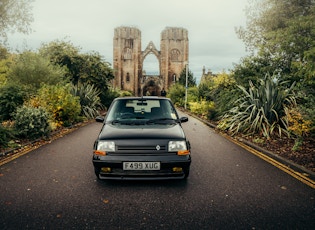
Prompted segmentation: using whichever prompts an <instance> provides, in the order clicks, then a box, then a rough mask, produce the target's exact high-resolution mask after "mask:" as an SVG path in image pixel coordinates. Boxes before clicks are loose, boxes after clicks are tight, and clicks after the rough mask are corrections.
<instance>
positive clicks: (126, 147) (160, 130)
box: [93, 97, 191, 180]
mask: <svg viewBox="0 0 315 230" xmlns="http://www.w3.org/2000/svg"><path fill="white" fill-rule="evenodd" d="M96 120H97V121H99V122H103V127H102V129H101V132H100V134H99V136H98V139H97V140H96V141H95V144H94V151H93V165H94V169H95V174H96V176H97V177H98V178H99V179H123V180H124V179H125V180H128V179H129V180H154V179H157V180H158V179H183V178H187V177H188V175H189V169H190V163H191V155H190V143H189V141H188V140H187V139H186V136H185V133H184V131H183V129H182V126H181V123H182V122H187V121H188V118H187V117H181V118H179V117H178V114H177V112H176V109H175V108H174V105H173V104H172V102H171V100H170V99H168V98H165V97H122V98H116V99H115V100H114V101H113V102H112V104H111V106H110V108H109V110H108V112H107V114H106V116H105V118H104V117H98V118H97V119H96Z"/></svg>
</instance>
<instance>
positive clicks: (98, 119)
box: [95, 116, 105, 122]
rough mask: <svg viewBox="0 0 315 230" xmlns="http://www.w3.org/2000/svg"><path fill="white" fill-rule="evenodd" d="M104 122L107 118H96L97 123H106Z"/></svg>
mask: <svg viewBox="0 0 315 230" xmlns="http://www.w3.org/2000/svg"><path fill="white" fill-rule="evenodd" d="M104 120H105V118H104V117H103V116H97V117H96V118H95V121H97V122H104Z"/></svg>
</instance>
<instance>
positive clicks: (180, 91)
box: [167, 83, 185, 107]
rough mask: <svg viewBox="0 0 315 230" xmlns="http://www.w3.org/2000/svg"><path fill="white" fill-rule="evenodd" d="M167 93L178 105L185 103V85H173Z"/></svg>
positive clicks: (181, 105)
mask: <svg viewBox="0 0 315 230" xmlns="http://www.w3.org/2000/svg"><path fill="white" fill-rule="evenodd" d="M167 95H168V97H169V98H170V99H171V100H172V102H173V103H174V104H175V105H176V106H180V107H183V106H184V105H185V87H184V86H183V85H181V84H178V83H176V84H174V85H172V86H171V87H170V88H169V92H168V94H167Z"/></svg>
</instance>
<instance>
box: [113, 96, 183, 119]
mask: <svg viewBox="0 0 315 230" xmlns="http://www.w3.org/2000/svg"><path fill="white" fill-rule="evenodd" d="M177 119H178V116H177V113H176V110H175V108H174V107H173V106H172V104H171V102H170V101H169V100H165V99H144V98H141V99H119V100H116V101H115V102H114V104H113V105H112V106H111V109H110V111H109V112H108V115H107V122H113V123H123V124H137V123H139V124H143V123H145V124H157V123H158V124H160V123H169V122H174V120H177Z"/></svg>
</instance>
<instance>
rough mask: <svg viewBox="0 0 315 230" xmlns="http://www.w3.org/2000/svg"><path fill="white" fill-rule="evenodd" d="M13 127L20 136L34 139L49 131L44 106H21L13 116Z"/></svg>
mask: <svg viewBox="0 0 315 230" xmlns="http://www.w3.org/2000/svg"><path fill="white" fill-rule="evenodd" d="M14 120H15V123H14V128H15V130H16V132H17V135H18V136H19V137H21V138H27V139H31V140H33V139H36V138H39V137H42V136H46V135H48V133H49V132H50V126H49V121H48V120H49V114H48V113H47V112H46V110H45V109H44V108H41V107H39V108H34V107H29V106H22V107H20V108H18V109H17V111H16V114H15V116H14Z"/></svg>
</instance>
